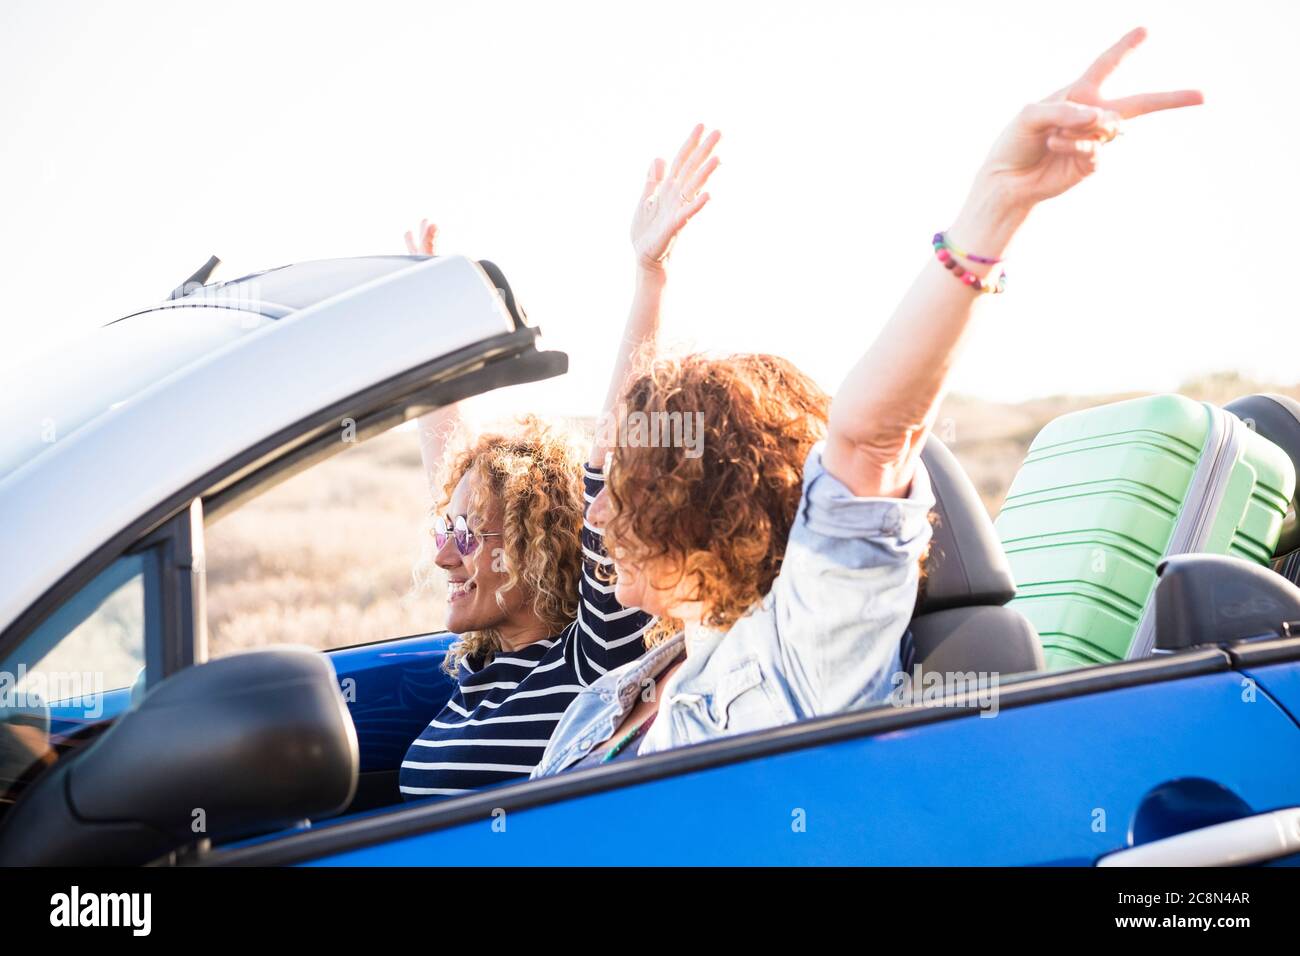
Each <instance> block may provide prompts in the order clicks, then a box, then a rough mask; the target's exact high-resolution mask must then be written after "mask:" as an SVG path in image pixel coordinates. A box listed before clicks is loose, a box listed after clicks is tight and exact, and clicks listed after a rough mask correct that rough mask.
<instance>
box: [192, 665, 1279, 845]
mask: <svg viewBox="0 0 1300 956" xmlns="http://www.w3.org/2000/svg"><path fill="white" fill-rule="evenodd" d="M1286 652H1287V653H1288V654H1290V655H1291V660H1292V661H1293V660H1294V659H1295V657H1296V656H1298V655H1300V644H1297V643H1294V642H1293V643H1292V645H1291V646H1289V647H1288V648H1286ZM1287 666H1292V667H1293V666H1294V664H1288V665H1287ZM1297 767H1300V730H1298V729H1297V726H1296V724H1295V722H1294V721H1293V720H1292V718H1291V716H1290V715H1289V714H1288V713H1287V711H1286V710H1285V709H1284V708H1283V707H1282V706H1280V705H1279V703H1278V702H1277V700H1275V699H1274V698H1273V697H1272V696H1270V695H1269V694H1268V693H1267V692H1266V691H1263V690H1262V688H1260V687H1259V686H1258V684H1255V683H1253V682H1252V681H1250V680H1249V678H1248V677H1247V676H1246V675H1245V674H1244V673H1243V672H1242V671H1241V670H1239V669H1237V668H1236V667H1235V666H1234V661H1233V659H1232V656H1231V655H1230V654H1229V653H1228V652H1226V651H1224V650H1221V649H1217V648H1216V649H1198V650H1194V651H1188V652H1183V653H1180V654H1174V655H1170V656H1169V657H1167V658H1163V659H1159V658H1158V659H1150V660H1145V661H1140V662H1127V663H1122V664H1116V665H1111V666H1107V667H1098V668H1088V669H1086V670H1079V671H1073V672H1062V673H1059V674H1050V675H1035V676H1030V677H1027V678H1025V679H1022V680H1016V681H1009V682H1007V683H1006V684H1005V685H1003V686H1002V687H1001V688H1000V689H999V690H998V693H997V695H996V697H994V698H992V702H991V703H990V701H989V700H988V699H985V700H984V702H983V703H981V702H980V701H978V700H974V699H971V698H969V697H966V698H960V697H959V698H954V699H951V700H947V701H940V702H934V703H931V704H930V705H928V706H916V705H913V706H910V707H903V708H894V707H889V706H884V707H880V708H876V709H874V710H872V711H863V712H859V713H856V714H846V715H843V716H839V717H833V718H826V719H821V720H815V721H810V722H807V723H804V724H799V725H792V726H789V727H784V728H778V729H775V730H772V731H767V732H764V733H760V734H751V735H745V736H743V737H736V738H732V739H724V740H720V741H716V742H712V743H709V744H704V745H701V746H697V747H688V748H682V749H680V750H675V751H668V752H664V753H660V754H654V755H651V756H648V757H645V758H642V759H638V760H634V761H629V762H627V763H623V764H616V765H611V766H609V767H601V768H595V769H591V770H583V771H579V772H575V773H571V774H564V775H560V776H558V777H554V778H550V779H547V780H542V781H533V782H529V783H525V784H520V785H516V786H512V787H506V788H501V789H499V790H494V791H486V792H484V793H481V794H477V795H474V796H472V797H467V798H459V799H456V800H453V801H447V802H446V803H444V804H442V805H434V806H427V807H413V808H410V809H406V810H402V811H399V812H393V813H390V814H386V815H379V816H376V817H372V818H370V819H367V820H364V821H357V822H353V823H349V822H346V821H345V822H342V823H339V824H337V825H335V826H332V827H325V828H322V829H321V830H319V831H317V832H315V833H310V834H306V833H304V834H297V835H294V836H291V837H286V838H284V839H282V840H280V841H272V842H271V843H270V844H266V845H263V846H261V847H257V848H248V849H246V850H243V851H233V852H231V853H230V854H228V855H226V856H224V857H223V856H222V855H221V854H216V855H214V858H213V860H212V862H223V861H224V862H280V863H293V862H298V863H321V864H328V865H343V864H358V865H373V864H393V865H448V864H455V863H457V862H463V861H467V860H472V861H473V862H474V863H475V864H512V863H513V864H518V863H524V864H559V865H566V864H610V865H620V864H630V865H657V864H665V865H666V864H755V865H766V864H849V865H855V864H868V865H1026V864H1049V865H1050V864H1067V865H1091V864H1093V863H1095V862H1096V861H1098V860H1099V859H1101V858H1102V857H1105V856H1107V855H1109V854H1113V853H1115V852H1116V851H1118V850H1123V849H1125V848H1126V847H1129V846H1131V845H1132V843H1133V842H1134V840H1137V841H1138V842H1148V841H1154V840H1159V839H1162V838H1164V837H1167V836H1170V835H1173V834H1175V833H1178V832H1186V831H1191V830H1195V829H1198V828H1202V827H1206V826H1210V825H1213V824H1214V823H1217V822H1222V821H1224V820H1227V819H1235V818H1239V817H1243V816H1246V815H1249V814H1257V813H1262V812H1266V811H1270V810H1275V809H1281V808H1285V807H1290V806H1296V805H1300V773H1297V771H1296V768H1297Z"/></svg>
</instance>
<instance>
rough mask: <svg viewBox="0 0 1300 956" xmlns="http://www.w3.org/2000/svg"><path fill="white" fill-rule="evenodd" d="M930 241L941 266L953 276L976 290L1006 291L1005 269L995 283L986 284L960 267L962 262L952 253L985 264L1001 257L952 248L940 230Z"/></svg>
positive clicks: (996, 261)
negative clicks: (982, 255) (990, 257)
mask: <svg viewBox="0 0 1300 956" xmlns="http://www.w3.org/2000/svg"><path fill="white" fill-rule="evenodd" d="M932 242H933V244H934V254H935V257H936V258H938V260H939V262H940V263H941V264H942V265H943V267H944V268H945V269H948V270H950V271H951V272H952V274H953V275H954V276H956V277H957V278H958V279H960V280H961V281H962V282H964V283H966V285H968V286H970V287H971V288H972V289H974V290H975V291H976V292H987V293H988V294H990V295H997V294H998V293H999V292H1005V291H1006V289H1007V273H1006V270H1005V269H1004V270H1002V272H1001V273H999V274H998V280H997V283H996V284H995V285H988V284H987V283H985V282H983V281H982V280H981V279H980V277H979V276H977V275H975V273H973V272H968V271H966V269H965V268H963V267H962V264H961V263H960V262H958V261H957V260H956V259H955V258H954V257H953V253H956V254H957V255H959V256H964V257H965V258H967V259H970V260H971V261H972V262H981V263H984V264H986V265H989V264H994V263H998V262H1001V261H1002V260H1001V259H985V258H981V257H979V256H967V255H965V253H962V252H960V251H958V250H957V249H955V248H953V246H952V245H951V244H950V243H949V242H948V240H947V239H946V238H945V237H944V234H943V233H942V232H936V233H935V234H934V239H933V240H932Z"/></svg>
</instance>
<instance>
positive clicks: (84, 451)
mask: <svg viewBox="0 0 1300 956" xmlns="http://www.w3.org/2000/svg"><path fill="white" fill-rule="evenodd" d="M492 269H493V271H495V267H492ZM498 275H499V273H498ZM498 284H499V283H496V282H494V280H493V279H491V278H490V277H489V275H488V273H487V272H485V271H484V266H481V265H480V264H478V263H476V262H473V261H472V260H469V259H466V258H464V257H461V256H443V257H437V258H431V257H423V256H374V257H365V258H360V259H334V260H324V261H319V262H308V263H300V264H296V265H293V266H287V267H284V268H281V269H277V270H272V271H271V272H266V273H259V274H257V275H255V276H246V277H243V278H242V279H238V280H234V281H233V282H227V283H220V284H214V285H211V286H204V287H202V288H199V289H195V290H192V291H191V292H190V293H189V294H188V295H186V296H184V297H183V298H180V299H176V300H170V301H168V302H166V303H161V304H159V305H158V306H156V307H154V308H152V309H149V310H146V311H143V312H139V313H136V314H133V315H131V316H127V317H126V318H123V319H119V320H117V321H115V322H112V323H110V324H108V325H106V326H104V327H103V328H100V329H97V330H95V331H94V332H93V333H91V334H89V335H88V336H87V337H86V338H85V339H84V340H82V341H80V342H77V343H73V344H71V345H68V346H65V347H64V348H61V349H60V350H59V351H58V352H56V353H53V354H52V355H50V356H47V357H46V358H45V359H44V360H43V361H41V362H38V363H31V364H29V365H28V366H26V367H25V368H22V369H20V370H18V372H17V374H13V375H11V376H9V377H8V378H7V379H6V380H5V382H4V383H3V384H0V400H3V401H4V403H5V404H4V407H5V408H7V409H11V410H15V411H16V416H17V417H11V418H10V427H9V428H8V429H6V430H5V435H4V437H3V438H0V527H2V528H4V529H5V535H4V546H3V549H0V581H3V582H4V585H3V587H0V630H3V629H4V628H6V627H8V625H9V624H10V623H12V622H13V621H14V619H15V618H16V617H17V616H18V615H19V614H21V613H22V612H23V610H24V609H26V608H27V607H28V605H30V604H31V603H32V601H34V600H35V599H36V598H37V597H39V596H40V595H41V594H43V593H44V592H45V591H46V590H47V589H48V588H50V587H51V586H53V585H54V584H55V583H56V582H57V581H59V580H60V579H61V578H62V577H63V576H64V575H65V574H67V573H68V572H69V571H71V570H72V569H73V568H75V567H76V566H77V564H78V563H79V562H81V561H82V560H83V559H84V558H85V557H86V556H87V555H88V554H90V553H91V552H93V551H94V550H95V549H96V548H98V547H100V546H101V545H103V544H104V543H106V542H108V541H109V540H110V539H112V538H113V537H114V536H115V535H117V534H118V533H120V532H121V531H122V530H123V529H124V528H126V527H128V526H129V525H131V523H132V522H134V521H137V520H138V519H139V518H140V516H141V515H143V514H145V513H147V512H148V511H149V510H150V509H151V508H153V507H155V506H157V505H158V504H159V503H160V502H162V501H164V500H166V499H167V498H168V497H169V496H172V495H175V494H176V493H178V492H179V491H181V490H183V489H185V488H186V487H188V486H189V485H191V484H193V483H194V482H195V481H198V480H199V479H201V478H203V477H204V476H205V475H207V474H209V473H210V472H212V471H213V470H214V469H216V468H218V467H220V466H221V465H223V464H224V463H225V462H227V461H230V460H231V459H232V458H234V457H235V456H237V455H239V454H241V453H243V452H244V451H246V450H247V449H249V448H251V447H253V446H255V445H257V444H258V443H259V442H262V441H264V440H266V439H268V438H270V437H271V436H274V435H276V434H277V433H279V432H281V431H283V430H284V429H286V428H289V427H290V426H293V425H294V424H295V423H297V422H300V421H302V420H304V419H305V418H307V417H309V416H310V415H312V414H313V413H316V412H319V411H320V410H321V409H323V408H326V407H328V406H330V405H332V404H335V403H338V402H341V401H343V400H345V399H347V398H349V397H351V396H354V395H357V394H359V393H361V392H362V391H364V390H365V389H367V388H369V387H371V386H373V385H375V384H377V383H380V382H383V381H386V380H388V379H391V378H395V377H397V376H399V375H401V374H402V373H404V372H407V371H409V370H410V369H412V368H415V367H418V366H421V365H424V364H427V363H429V362H433V361H436V360H437V359H438V358H440V357H442V356H444V355H447V354H449V353H452V352H455V351H457V350H460V349H464V348H467V347H469V346H472V345H474V344H475V343H477V342H481V341H484V340H487V339H492V338H494V337H497V336H500V335H502V334H505V333H508V332H510V331H512V330H513V329H514V328H515V327H516V319H515V318H514V317H513V316H512V315H511V312H510V310H509V309H508V308H507V305H506V302H505V301H504V299H503V296H502V295H501V294H500V293H499V291H498V289H497V288H496V285H498Z"/></svg>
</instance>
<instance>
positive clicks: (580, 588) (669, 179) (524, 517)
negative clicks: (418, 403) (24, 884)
mask: <svg viewBox="0 0 1300 956" xmlns="http://www.w3.org/2000/svg"><path fill="white" fill-rule="evenodd" d="M717 142H718V133H717V132H713V133H711V134H709V135H705V132H704V128H703V127H702V126H697V127H696V128H695V129H694V131H693V132H692V133H691V135H690V137H689V138H688V139H687V141H686V142H685V143H684V144H683V146H682V148H681V150H680V151H679V152H678V154H677V158H676V159H675V160H674V162H673V165H672V167H671V168H666V164H665V163H664V161H663V160H658V159H657V160H655V161H654V163H653V164H651V167H650V173H649V175H648V177H647V179H646V183H645V189H644V191H643V193H642V196H641V200H640V202H639V203H638V205H637V210H636V214H635V216H634V218H633V222H632V244H633V249H634V251H635V253H636V260H637V286H636V296H635V298H634V300H633V304H632V310H631V313H630V314H629V316H628V320H627V326H626V328H625V330H624V335H623V342H624V344H623V347H622V350H621V352H620V357H619V359H618V361H617V362H616V367H615V369H614V378H613V381H612V383H611V385H610V388H609V392H608V395H607V404H606V408H607V409H608V408H609V407H610V403H611V402H612V401H613V398H614V397H616V396H617V394H618V390H619V386H620V385H622V383H623V382H624V381H625V380H626V378H627V375H628V369H629V367H630V362H631V354H632V352H633V351H636V350H640V349H645V348H647V347H652V345H653V342H654V340H655V336H656V335H657V333H658V326H659V309H660V301H661V297H662V293H663V289H664V283H665V280H666V276H667V273H666V271H665V269H666V263H667V260H668V256H669V253H670V251H671V249H672V246H673V244H674V242H675V240H676V237H677V235H678V233H679V232H680V231H681V229H682V228H683V227H684V226H685V224H686V223H687V222H688V221H689V220H690V219H691V217H693V216H694V215H695V214H696V213H697V212H699V211H700V209H702V208H703V207H704V205H705V203H707V202H708V201H709V195H708V193H702V192H701V190H702V189H703V187H704V185H705V183H706V182H707V181H708V179H709V177H710V175H711V174H712V173H713V170H714V169H716V168H717V165H718V160H717V159H716V158H714V157H712V156H711V154H712V152H713V148H714V146H716V145H717ZM436 235H437V227H436V226H431V225H429V224H428V223H427V222H426V223H423V224H422V225H421V229H420V235H419V241H418V244H417V241H416V237H415V236H412V235H411V234H410V233H408V234H407V246H408V249H409V250H410V251H411V252H412V253H415V254H417V255H418V254H425V255H433V254H434V243H435V239H436ZM607 415H608V412H607V413H606V415H605V416H602V418H605V417H607ZM455 418H456V413H455V410H454V409H452V410H451V413H450V414H448V413H447V412H444V413H442V414H436V415H434V416H432V421H422V422H421V427H422V439H423V441H422V445H421V448H422V452H423V453H424V457H425V459H426V462H425V467H426V470H428V471H429V472H430V476H431V478H432V477H433V475H434V474H435V473H441V476H442V480H441V482H440V483H439V484H440V490H439V491H436V492H435V494H437V495H438V496H439V507H438V509H437V514H436V516H435V517H434V518H433V527H432V528H431V529H430V530H431V532H432V533H433V536H434V541H435V544H436V546H437V551H436V554H434V555H433V558H432V562H431V563H433V564H436V566H437V567H438V568H439V569H440V570H441V571H442V572H443V573H444V574H445V575H446V579H447V629H448V630H450V631H452V632H453V633H455V634H457V635H458V636H459V639H458V641H457V643H456V644H455V645H453V647H452V648H451V651H450V652H449V654H448V656H447V659H446V667H447V670H449V671H450V672H451V673H452V674H453V675H454V676H455V677H456V678H457V685H456V689H455V691H454V692H453V694H452V696H451V699H450V700H449V701H448V702H447V703H446V705H445V706H444V707H443V708H442V709H441V710H440V711H439V712H438V713H437V714H436V716H434V718H433V720H432V721H430V723H429V725H428V726H427V727H426V728H425V729H424V731H423V732H422V733H421V734H420V736H419V737H418V738H417V739H416V740H415V741H414V742H413V743H412V744H411V746H410V748H409V749H408V751H407V754H406V758H405V759H404V760H403V761H402V767H401V772H400V775H399V786H400V789H401V793H402V795H403V796H404V797H406V798H408V799H416V798H421V797H431V796H453V795H456V794H461V793H468V792H470V791H472V790H475V789H478V788H480V787H484V786H489V785H492V784H499V783H504V782H507V781H510V780H513V779H517V778H520V777H526V776H527V775H528V773H529V772H530V771H531V770H532V769H533V767H534V766H535V765H536V763H537V761H538V760H539V759H540V758H541V755H542V752H543V750H544V749H545V747H546V742H547V740H548V739H549V738H550V736H551V732H552V731H553V730H554V728H555V724H556V722H557V721H558V720H559V718H560V715H561V714H562V713H564V710H565V708H566V707H567V706H568V704H569V702H570V701H572V700H573V698H574V696H575V695H576V694H577V693H578V692H579V691H580V690H582V688H584V687H587V686H589V685H590V684H591V683H593V682H595V681H596V680H598V679H599V678H600V677H601V676H602V675H603V674H605V673H606V672H608V671H611V670H614V669H616V668H618V667H619V666H621V665H623V664H626V663H627V662H629V661H632V660H635V659H636V658H637V657H639V656H640V655H641V654H642V653H643V652H644V650H645V644H644V641H643V638H644V636H645V634H646V632H647V630H648V629H649V627H650V626H651V624H652V619H651V617H650V616H649V615H648V614H645V613H644V612H642V611H639V610H637V609H636V607H635V605H624V604H622V603H620V602H619V600H618V599H617V598H616V597H615V595H614V593H613V591H614V589H613V587H612V586H611V585H609V584H608V583H602V582H601V581H600V580H598V578H599V571H598V569H599V568H600V567H602V566H604V565H607V564H608V563H609V559H608V557H606V555H605V551H604V547H603V545H602V543H601V533H600V531H599V529H597V528H594V527H592V526H591V525H588V524H587V523H586V522H585V521H584V513H585V512H586V510H587V507H588V506H589V504H590V502H591V501H593V500H594V499H595V498H596V497H597V495H598V494H599V493H600V492H601V490H602V488H603V487H604V475H603V473H602V471H601V467H602V465H603V463H604V460H605V454H606V451H607V446H606V445H605V444H604V430H603V429H598V430H597V438H596V442H595V444H594V446H593V447H591V449H590V454H589V456H588V457H587V464H586V465H585V466H584V465H583V456H582V455H581V454H580V453H579V452H578V451H577V450H576V449H575V447H574V443H573V441H571V440H570V436H569V435H568V434H566V433H565V432H563V431H561V430H559V429H557V428H555V427H552V426H549V425H547V424H545V423H543V422H541V421H540V420H538V419H536V418H528V419H525V420H524V421H523V422H521V423H520V424H519V425H517V426H516V427H515V428H513V429H511V430H508V431H504V432H499V433H492V434H485V435H480V436H478V437H476V438H473V439H472V440H470V441H469V443H468V444H467V445H466V447H464V448H463V449H462V450H461V451H459V452H458V453H457V454H455V455H453V456H451V457H450V459H448V460H434V459H442V458H443V456H442V454H441V449H442V445H443V443H444V442H445V441H446V439H447V438H448V437H449V435H448V432H449V431H454V430H455V426H456V421H455ZM419 576H421V575H419V574H417V577H419Z"/></svg>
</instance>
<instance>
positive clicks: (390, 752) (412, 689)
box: [329, 633, 456, 773]
mask: <svg viewBox="0 0 1300 956" xmlns="http://www.w3.org/2000/svg"><path fill="white" fill-rule="evenodd" d="M455 640H456V635H454V634H446V633H441V634H426V635H422V636H419V637H405V638H399V639H398V640H394V641H384V642H382V643H378V644H366V645H363V646H361V647H349V648H345V649H343V650H337V651H330V652H329V659H330V661H331V663H333V665H334V672H335V674H337V675H338V679H339V686H340V688H341V689H342V690H343V699H344V700H346V701H347V704H348V710H349V711H350V712H351V714H352V722H353V724H355V725H356V728H357V742H358V743H359V744H360V746H361V772H362V773H367V772H369V771H374V770H396V769H397V768H398V767H399V766H400V765H401V762H402V758H403V757H404V756H405V755H406V750H407V748H408V747H410V746H411V741H412V740H414V739H415V738H416V737H418V736H420V731H422V730H424V728H425V727H426V726H428V724H429V721H430V720H432V719H433V718H434V716H435V715H436V714H437V713H438V711H440V710H441V709H442V708H443V707H444V706H445V705H446V703H447V701H448V699H449V698H450V697H451V692H452V690H453V689H454V686H455V684H454V681H453V680H452V678H451V677H450V676H449V675H448V674H446V673H444V672H443V670H442V662H443V659H444V658H445V657H446V654H447V649H448V648H449V647H451V645H452V643H453V642H454V641H455Z"/></svg>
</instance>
